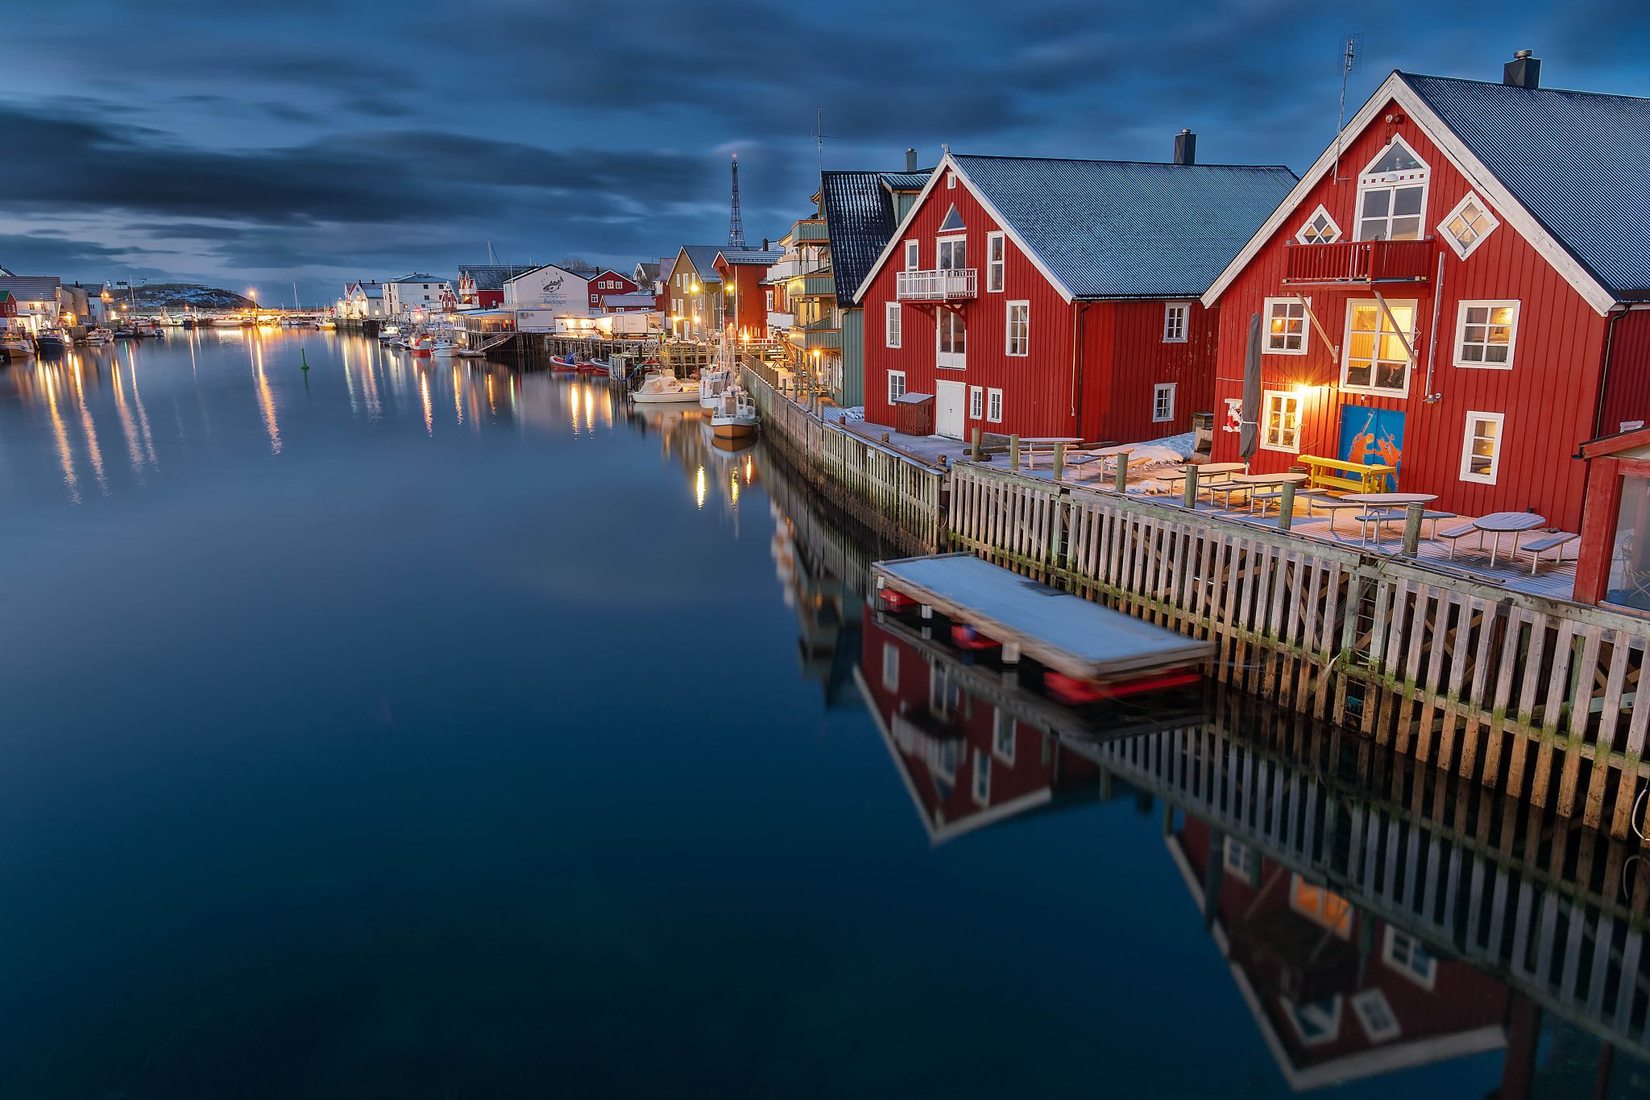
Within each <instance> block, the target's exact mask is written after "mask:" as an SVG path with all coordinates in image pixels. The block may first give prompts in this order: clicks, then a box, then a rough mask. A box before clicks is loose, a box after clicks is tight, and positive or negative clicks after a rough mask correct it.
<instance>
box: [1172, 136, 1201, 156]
mask: <svg viewBox="0 0 1650 1100" xmlns="http://www.w3.org/2000/svg"><path fill="white" fill-rule="evenodd" d="M1174 162H1175V163H1176V164H1196V163H1197V135H1196V134H1194V133H1192V132H1191V131H1190V130H1182V131H1180V133H1178V134H1176V135H1175V136H1174Z"/></svg>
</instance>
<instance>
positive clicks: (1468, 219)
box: [1438, 191, 1501, 260]
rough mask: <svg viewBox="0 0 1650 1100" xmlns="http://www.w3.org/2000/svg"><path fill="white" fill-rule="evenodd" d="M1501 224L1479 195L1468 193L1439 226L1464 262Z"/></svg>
mask: <svg viewBox="0 0 1650 1100" xmlns="http://www.w3.org/2000/svg"><path fill="white" fill-rule="evenodd" d="M1500 224H1501V223H1500V222H1499V221H1497V220H1496V217H1495V215H1494V214H1491V213H1490V210H1489V207H1487V206H1485V205H1484V204H1483V202H1481V201H1480V200H1479V198H1478V196H1477V195H1475V194H1473V193H1472V192H1471V191H1468V192H1467V196H1466V198H1464V199H1462V200H1461V202H1460V204H1459V205H1457V206H1456V208H1455V209H1454V210H1451V211H1450V212H1449V213H1448V214H1447V215H1445V217H1444V221H1443V223H1442V224H1441V225H1439V226H1438V228H1439V229H1441V230H1442V231H1443V233H1444V239H1445V240H1447V241H1448V242H1449V246H1450V247H1451V248H1453V249H1454V250H1455V254H1456V255H1457V256H1459V257H1461V258H1462V259H1463V260H1464V259H1466V258H1467V257H1468V256H1470V255H1472V253H1473V250H1474V249H1476V248H1477V247H1478V245H1479V244H1480V243H1481V242H1482V241H1483V240H1484V238H1485V237H1487V236H1489V235H1490V232H1491V231H1492V230H1494V229H1495V227H1496V226H1498V225H1500Z"/></svg>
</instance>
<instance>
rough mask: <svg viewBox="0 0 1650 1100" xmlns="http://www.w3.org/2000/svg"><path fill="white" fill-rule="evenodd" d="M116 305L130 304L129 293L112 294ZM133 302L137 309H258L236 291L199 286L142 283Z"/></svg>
mask: <svg viewBox="0 0 1650 1100" xmlns="http://www.w3.org/2000/svg"><path fill="white" fill-rule="evenodd" d="M112 293H113V294H114V298H115V301H116V302H124V301H126V300H127V298H126V291H124V290H116V291H113V292H112ZM131 294H132V297H131V301H132V303H133V305H134V306H135V307H136V308H137V309H168V310H184V309H198V310H214V309H246V308H247V307H249V306H255V305H257V303H256V302H254V301H253V300H252V299H251V298H248V297H246V296H245V295H242V294H236V293H235V292H234V291H233V290H220V289H218V288H217V287H210V286H201V285H200V284H199V283H143V284H140V285H138V286H135V287H133V288H132V291H131Z"/></svg>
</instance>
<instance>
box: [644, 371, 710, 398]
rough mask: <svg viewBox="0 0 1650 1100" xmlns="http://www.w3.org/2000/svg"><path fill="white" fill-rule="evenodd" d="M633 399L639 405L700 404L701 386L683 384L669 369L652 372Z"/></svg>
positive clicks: (689, 383) (690, 383) (691, 383)
mask: <svg viewBox="0 0 1650 1100" xmlns="http://www.w3.org/2000/svg"><path fill="white" fill-rule="evenodd" d="M631 399H632V400H634V401H635V402H636V404H638V405H684V404H689V403H692V404H698V402H699V386H698V384H697V383H695V382H683V381H681V380H679V379H678V378H677V377H676V372H675V371H673V370H671V369H670V368H669V367H665V368H663V369H661V370H657V371H652V372H650V373H649V374H648V376H647V377H646V378H644V379H642V384H641V386H640V387H638V388H637V390H636V392H635V393H633V394H631Z"/></svg>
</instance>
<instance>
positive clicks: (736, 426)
mask: <svg viewBox="0 0 1650 1100" xmlns="http://www.w3.org/2000/svg"><path fill="white" fill-rule="evenodd" d="M757 424H758V418H757V415H756V402H755V401H753V400H751V395H750V394H748V393H746V392H745V391H744V390H743V389H741V388H740V387H738V386H729V387H728V388H727V389H725V390H723V391H722V394H721V396H720V397H719V398H718V399H717V402H716V406H715V408H713V409H711V413H710V429H711V434H713V435H714V436H715V437H716V438H717V439H752V438H754V437H755V436H756V429H757Z"/></svg>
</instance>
